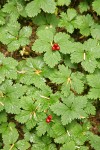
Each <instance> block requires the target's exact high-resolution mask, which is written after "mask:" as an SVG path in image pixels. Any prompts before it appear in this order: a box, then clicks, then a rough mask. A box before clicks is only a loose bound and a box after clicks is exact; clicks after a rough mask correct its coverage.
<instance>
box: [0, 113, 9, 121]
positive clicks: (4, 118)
mask: <svg viewBox="0 0 100 150" xmlns="http://www.w3.org/2000/svg"><path fill="white" fill-rule="evenodd" d="M3 122H7V114H6V112H5V111H2V112H0V124H1V123H3Z"/></svg>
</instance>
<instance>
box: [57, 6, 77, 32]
mask: <svg viewBox="0 0 100 150" xmlns="http://www.w3.org/2000/svg"><path fill="white" fill-rule="evenodd" d="M60 16H61V19H60V22H59V24H58V26H59V27H65V29H66V30H67V32H69V33H73V32H74V28H75V18H76V16H77V13H76V10H75V9H73V8H68V9H67V13H64V12H62V13H61V15H60Z"/></svg>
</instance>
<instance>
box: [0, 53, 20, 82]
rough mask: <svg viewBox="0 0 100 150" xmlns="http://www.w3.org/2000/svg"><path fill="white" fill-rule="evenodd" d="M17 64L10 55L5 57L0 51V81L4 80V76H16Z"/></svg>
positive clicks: (14, 77) (13, 77)
mask: <svg viewBox="0 0 100 150" xmlns="http://www.w3.org/2000/svg"><path fill="white" fill-rule="evenodd" d="M17 65H18V62H17V61H16V60H14V59H13V58H10V57H7V58H5V57H4V55H3V54H2V53H0V83H1V82H2V81H4V80H5V78H8V79H16V78H17V69H16V66H17Z"/></svg>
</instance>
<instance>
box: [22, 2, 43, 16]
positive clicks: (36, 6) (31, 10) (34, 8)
mask: <svg viewBox="0 0 100 150" xmlns="http://www.w3.org/2000/svg"><path fill="white" fill-rule="evenodd" d="M40 4H41V3H40V2H39V1H38V0H35V1H32V2H30V3H28V4H27V6H26V8H25V10H26V13H27V15H28V16H29V17H34V16H37V15H38V13H40V12H41V10H40Z"/></svg>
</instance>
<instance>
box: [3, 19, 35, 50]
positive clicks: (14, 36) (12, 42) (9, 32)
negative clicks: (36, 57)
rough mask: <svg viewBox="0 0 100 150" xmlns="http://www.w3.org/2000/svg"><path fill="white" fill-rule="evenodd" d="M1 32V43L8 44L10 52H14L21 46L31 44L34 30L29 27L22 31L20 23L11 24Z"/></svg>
mask: <svg viewBox="0 0 100 150" xmlns="http://www.w3.org/2000/svg"><path fill="white" fill-rule="evenodd" d="M0 32H1V34H0V41H1V42H2V43H3V44H7V47H8V51H10V52H12V51H15V50H16V49H19V47H20V46H25V45H27V44H29V36H31V33H32V29H31V27H27V26H26V27H23V28H22V29H21V27H20V24H19V23H18V22H13V23H12V22H10V23H8V24H7V26H6V27H5V26H4V27H2V28H1V30H0Z"/></svg>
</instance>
